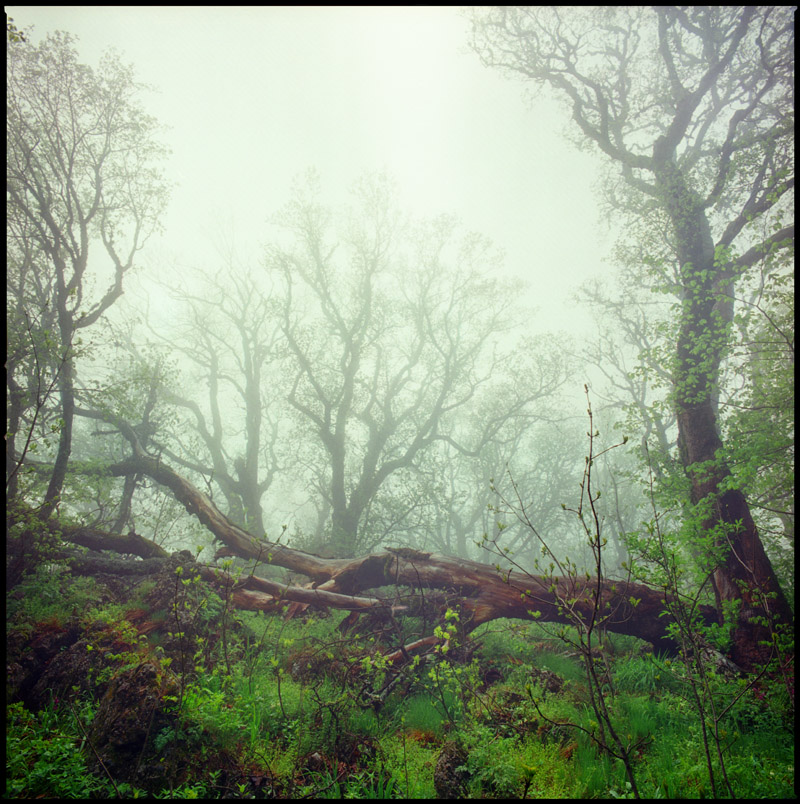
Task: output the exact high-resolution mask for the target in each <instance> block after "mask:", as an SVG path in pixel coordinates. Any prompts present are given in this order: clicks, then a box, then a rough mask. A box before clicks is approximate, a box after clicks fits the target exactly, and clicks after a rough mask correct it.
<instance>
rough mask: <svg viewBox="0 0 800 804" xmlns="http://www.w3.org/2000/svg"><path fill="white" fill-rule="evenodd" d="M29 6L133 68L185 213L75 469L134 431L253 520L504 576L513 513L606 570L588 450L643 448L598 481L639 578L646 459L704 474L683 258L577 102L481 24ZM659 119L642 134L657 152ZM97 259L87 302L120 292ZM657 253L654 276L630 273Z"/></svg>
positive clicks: (430, 15)
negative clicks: (681, 363)
mask: <svg viewBox="0 0 800 804" xmlns="http://www.w3.org/2000/svg"><path fill="white" fill-rule="evenodd" d="M8 13H9V15H10V16H11V17H13V19H14V23H15V24H16V26H17V27H18V28H19V29H20V30H23V31H24V32H25V35H26V37H27V38H28V40H29V42H30V43H32V44H33V45H38V44H39V42H41V41H42V39H43V38H44V36H45V35H46V34H47V33H49V32H52V31H56V30H63V31H67V32H69V33H70V34H74V35H75V37H77V38H76V39H75V40H74V42H73V43H72V46H73V47H74V48H75V49H76V51H77V54H78V61H79V62H80V63H83V64H87V65H90V66H92V67H93V68H97V66H98V65H99V64H100V63H101V58H102V57H103V54H104V53H105V52H106V51H108V50H109V49H114V50H115V51H116V52H118V53H119V56H120V58H121V61H122V63H123V64H130V65H131V67H132V69H133V73H134V77H135V80H136V81H138V82H142V83H143V84H145V85H148V89H146V90H143V91H142V92H141V93H139V94H137V96H136V102H137V103H140V104H141V108H142V110H143V112H144V113H145V114H146V115H150V116H152V118H153V120H154V121H155V123H156V124H157V127H156V128H154V130H153V137H154V140H155V141H157V142H158V143H161V144H163V145H165V146H166V147H167V148H168V150H169V153H168V154H167V155H166V156H165V157H164V159H163V160H161V161H160V162H159V165H160V168H161V169H162V170H163V179H164V181H165V183H166V184H167V185H168V186H169V189H170V198H169V203H168V204H166V205H165V206H164V207H163V209H161V208H159V211H158V215H157V224H158V225H157V226H156V227H155V229H154V231H153V233H152V235H150V236H149V237H147V239H146V242H144V243H142V244H141V245H142V247H141V250H139V251H138V252H137V253H136V255H135V260H134V265H133V267H131V268H130V270H127V271H126V272H125V276H124V282H123V288H124V295H123V296H122V297H121V298H120V299H118V300H117V301H116V302H115V303H114V305H113V306H111V307H109V309H108V310H107V311H105V312H104V314H103V315H102V317H101V318H100V319H99V321H98V323H97V325H96V327H95V328H94V329H92V340H90V345H89V348H85V349H84V351H83V352H82V353H81V355H80V357H79V358H78V359H76V363H75V376H76V377H77V379H78V385H77V404H78V406H79V407H81V408H82V410H81V411H79V416H78V421H79V423H78V424H76V427H75V433H74V436H73V438H74V447H73V455H72V457H73V458H76V457H80V458H81V459H94V460H101V459H104V460H115V459H121V458H122V457H123V456H124V455H125V454H126V447H125V445H124V439H123V440H119V439H117V440H116V441H112V440H111V439H109V438H107V436H108V430H107V429H106V428H108V427H111V426H112V425H114V426H116V427H120V426H121V425H120V420H122V421H123V422H125V423H127V425H130V426H131V427H134V428H135V427H139V428H140V431H137V432H140V437H142V438H143V439H144V441H145V442H146V441H147V439H149V444H150V446H149V448H146V451H148V453H149V454H156V453H157V454H158V455H159V456H161V458H162V459H163V460H165V461H170V462H171V463H172V465H173V467H174V468H175V469H176V470H179V471H182V472H184V473H185V474H186V476H187V477H190V478H191V480H192V481H193V482H194V483H195V484H196V485H197V486H198V488H201V489H202V490H203V491H204V492H205V493H207V494H208V495H209V496H210V497H211V498H213V499H214V501H215V503H216V504H218V505H219V506H220V507H221V508H222V509H224V512H225V513H226V514H227V515H228V516H230V517H231V519H232V521H235V522H236V523H237V524H238V525H240V526H242V527H244V528H245V529H247V530H249V531H250V532H254V533H258V534H259V535H261V534H262V533H264V532H266V533H267V535H268V536H269V537H270V538H277V537H278V536H280V535H283V536H284V538H286V539H290V540H291V541H292V542H293V544H295V545H296V546H300V547H302V548H304V549H308V550H311V551H313V552H317V553H319V554H321V555H329V556H334V555H345V556H352V555H354V554H360V553H365V552H368V551H370V550H374V549H376V548H379V547H380V546H382V545H384V546H385V545H387V544H395V545H396V544H401V545H402V544H412V545H414V546H416V547H420V548H422V549H430V550H436V551H443V552H449V553H453V554H457V555H461V556H463V557H475V558H481V557H482V558H484V559H485V552H483V551H482V550H481V549H480V548H479V547H478V546H476V542H478V543H480V542H481V540H482V539H483V537H484V535H485V536H486V537H487V538H488V539H489V542H491V541H492V540H493V539H495V538H496V537H497V535H498V522H500V525H501V528H500V531H501V532H502V530H504V529H505V528H506V527H509V526H510V525H511V524H513V527H512V528H511V531H509V532H507V533H506V536H505V537H504V538H505V539H506V542H505V544H506V546H507V547H509V549H511V550H512V551H514V550H521V551H522V552H523V553H524V555H525V556H526V557H527V558H529V559H530V558H531V557H532V556H533V555H534V554H536V552H537V551H538V549H539V547H540V542H539V536H538V535H537V531H539V532H542V533H545V532H546V533H547V534H548V537H549V538H551V539H552V538H555V539H556V541H558V542H559V543H560V544H562V547H563V549H561V548H559V554H564V552H565V551H568V550H571V551H572V555H573V556H575V557H576V558H577V560H578V562H579V564H580V565H581V566H583V560H584V558H587V555H584V554H585V553H586V549H587V548H586V545H585V544H584V542H583V537H584V536H585V533H584V532H583V528H582V526H581V525H580V520H579V518H577V517H576V516H575V515H574V513H570V511H569V509H570V508H580V506H581V505H583V504H584V502H585V498H584V496H583V495H584V494H585V493H586V486H585V485H582V484H583V483H584V482H585V481H586V480H587V478H586V476H585V474H584V471H585V466H586V464H585V461H584V458H585V456H586V455H587V454H588V452H589V450H590V449H591V450H593V451H594V453H599V452H602V451H603V450H606V449H607V448H609V447H613V446H614V445H616V444H618V443H621V442H622V441H623V437H626V440H628V439H629V440H630V441H631V443H632V444H635V445H636V448H637V449H638V450H639V451H638V452H636V451H633V450H631V448H630V447H627V448H622V447H619V448H617V447H615V448H614V449H615V450H616V451H614V450H612V451H611V452H608V453H606V454H605V457H604V458H603V459H601V460H599V461H598V463H597V465H596V466H595V468H594V471H595V475H596V477H595V481H596V482H600V481H601V480H602V481H604V483H605V484H606V487H607V489H609V496H610V497H611V502H610V503H608V507H607V508H604V509H603V510H602V511H601V512H600V519H601V520H602V521H603V522H606V523H607V528H608V529H609V534H610V536H609V538H610V539H611V542H612V547H611V550H610V553H611V555H610V557H609V559H608V560H609V565H610V566H609V571H612V572H613V570H614V568H615V567H619V566H621V562H622V561H623V559H624V558H625V554H626V553H625V549H624V547H623V545H622V542H621V538H622V534H623V533H625V532H626V531H628V530H632V529H634V528H636V527H637V525H638V524H639V522H640V521H641V519H642V518H645V517H646V516H647V514H648V510H647V505H648V503H647V494H646V488H647V479H646V478H647V473H646V472H645V471H644V470H643V468H642V461H643V460H644V453H643V452H642V446H643V445H644V444H645V443H646V442H647V441H648V439H653V441H654V443H656V442H657V446H658V448H659V449H661V450H662V451H663V453H664V454H665V455H669V454H671V455H672V456H673V459H674V456H675V454H676V453H675V450H676V418H675V415H674V413H673V412H672V411H671V410H670V408H669V405H668V404H667V403H666V400H667V397H668V394H669V389H670V387H671V386H670V384H671V381H672V380H671V377H670V374H669V370H668V368H667V364H668V361H669V360H670V359H671V357H669V349H668V347H666V346H664V344H667V343H671V341H670V339H673V340H674V338H675V331H674V326H673V323H671V319H670V315H671V312H670V311H671V308H670V304H671V303H672V302H673V301H674V299H673V297H672V296H670V297H668V298H665V297H664V296H663V295H662V296H654V295H653V293H652V290H653V289H654V287H656V286H657V285H658V284H659V283H661V285H662V288H661V289H662V290H663V289H666V290H668V291H670V290H671V289H674V288H671V287H670V285H669V282H670V281H673V285H674V284H675V282H676V281H677V280H675V279H674V275H670V271H673V274H674V271H675V267H674V263H675V260H674V258H673V257H672V256H670V257H669V258H667V257H663V254H664V253H665V252H664V248H665V247H664V246H663V244H661V241H659V245H656V246H653V245H652V243H653V240H652V239H651V240H650V241H648V238H649V237H652V228H648V227H649V226H650V224H649V223H648V224H646V225H645V226H644V227H643V229H642V232H641V235H640V234H639V233H638V231H637V230H635V229H632V230H631V232H633V233H632V234H630V237H629V238H628V239H627V240H626V239H625V238H620V232H621V231H623V228H624V227H625V226H626V225H627V224H628V223H629V222H630V221H631V220H634V219H635V216H636V214H638V212H639V211H640V208H641V199H638V200H637V199H636V198H635V197H634V196H633V195H631V196H626V195H625V192H624V191H620V188H619V187H618V186H616V185H615V184H614V181H619V180H618V179H614V178H613V177H610V174H609V172H608V159H607V158H606V157H605V155H603V154H601V153H600V149H598V148H596V147H594V146H592V147H585V142H584V143H583V146H582V147H579V146H581V133H580V131H579V130H578V129H577V128H576V126H575V125H574V123H573V122H572V121H571V120H570V105H569V104H566V103H564V102H563V100H558V98H557V97H556V96H555V95H553V94H552V93H550V92H548V91H541V92H534V91H533V90H534V89H535V88H536V87H535V82H533V81H524V80H520V78H519V76H518V75H517V77H514V76H513V75H512V76H510V80H509V77H508V76H505V75H503V72H502V71H501V70H498V69H490V68H488V67H485V66H484V65H482V64H481V60H480V59H479V58H478V56H477V55H476V53H475V52H474V51H473V50H472V49H471V48H470V47H469V46H468V45H469V41H470V22H469V20H468V14H467V13H462V12H459V11H458V10H457V9H452V8H442V7H427V8H356V7H339V8H337V7H326V8H317V7H315V8H311V7H307V8H302V7H300V8H296V7H293V8H288V7H277V8H245V7H231V8H225V9H222V8H206V7H193V8H186V9H184V8H177V7H163V8H133V7H130V8H128V7H49V6H41V7H26V6H11V7H8ZM665 91H666V90H665ZM637 102H638V100H637ZM661 102H662V101H661V100H658V101H657V102H654V106H658V104H659V103H661ZM643 114H644V113H643ZM148 125H149V124H148ZM716 125H718V124H715V126H716ZM648 126H651V123H650V122H647V123H646V124H643V126H642V129H641V130H634V131H633V132H632V133H631V132H626V133H628V134H629V135H630V136H631V137H632V138H633V139H634V140H635V139H637V138H639V139H640V140H641V142H642V143H644V146H642V148H639V145H638V144H637V149H636V150H637V151H638V150H641V151H643V152H647V149H650V148H651V146H650V142H651V139H650V133H651V129H650V128H648ZM719 128H720V131H723V132H724V126H722V125H721V124H720V125H719ZM710 130H711V131H716V128H714V127H711V129H710ZM656 133H657V132H656ZM620 136H621V134H620ZM607 150H611V148H610V146H609V149H607ZM642 158H644V157H642ZM699 172H702V171H699ZM707 173H708V171H707ZM142 175H144V174H142ZM635 178H637V179H638V176H637V177H635ZM634 186H635V185H634ZM609 187H610V188H611V192H610V195H609V193H608V192H606V194H605V195H603V189H604V188H605V190H606V191H608V190H609ZM609 198H612V203H611V206H612V207H613V206H614V204H616V205H617V207H618V210H619V211H618V212H617V213H612V214H611V215H607V212H608V210H609V208H610V207H609V205H608V199H609ZM631 199H633V200H631ZM637 204H639V205H640V206H639V208H637ZM725 213H726V207H725V203H724V202H723V201H718V202H717V203H716V205H715V207H714V212H713V214H714V215H716V216H718V218H719V219H720V220H721V219H722V217H723V216H724V214H725ZM653 220H656V219H655V218H654V219H653ZM716 222H717V219H716V218H713V219H712V223H714V224H715V225H716ZM659 225H660V224H659ZM127 226H128V228H127V229H125V233H126V235H128V236H130V235H131V232H132V231H133V225H132V224H131V223H128V224H127ZM123 228H124V227H123ZM654 228H657V226H655V227H654ZM662 228H663V227H662ZM745 236H746V237H748V238H749V240H748V241H747V242H748V243H752V242H754V239H753V236H751V235H749V234H745ZM662 239H663V238H662ZM96 240H97V242H96V243H95V244H94V246H93V248H92V250H91V254H90V256H89V262H88V266H89V271H88V275H87V277H86V287H85V293H86V298H85V299H84V300H83V301H84V302H85V304H86V305H87V309H90V308H89V307H88V305H89V302H90V301H93V302H94V303H95V304H98V303H99V302H100V299H101V298H102V295H103V293H104V288H106V287H107V286H109V284H111V283H112V279H111V277H112V274H113V265H112V264H111V263H110V262H109V261H108V259H107V255H106V252H105V251H104V249H103V246H102V243H101V242H100V238H99V237H97V238H96ZM667 240H668V238H667ZM637 249H638V252H639V253H637ZM651 251H652V253H654V254H656V255H657V256H658V259H663V261H662V262H661V263H658V261H657V259H656V258H651V257H650V256H649V254H650V252H651ZM645 252H647V253H645ZM667 253H669V254H671V252H669V248H667ZM659 255H660V256H659ZM648 259H650V260H651V262H650V263H648V262H647V260H648ZM637 260H638V261H639V262H638V264H639V265H651V266H652V265H653V264H655V265H656V268H655V269H654V271H653V273H652V274H651V278H650V279H648V280H647V282H638V283H637V281H636V280H635V279H634V280H631V278H630V277H631V276H635V274H634V273H632V272H630V271H629V273H628V275H627V276H628V280H627V281H626V282H625V283H622V281H621V280H618V278H617V277H618V272H619V270H620V268H621V267H624V266H627V268H628V269H630V268H631V266H632V265H634V266H635V265H636V264H637ZM670 260H672V261H671V262H670ZM659 265H661V266H662V267H661V268H659V267H658V266H659ZM659 271H660V273H659ZM652 276H656V279H652ZM670 276H672V280H671V279H670ZM762 278H763V277H762ZM759 281H761V280H758V279H751V280H747V282H750V284H749V285H748V288H749V290H748V293H750V294H751V298H755V296H753V294H754V293H756V292H757V289H758V287H762V288H763V285H764V283H763V281H761V285H760V286H759ZM648 283H649V284H648ZM81 292H84V289H83V288H82V289H81ZM578 297H580V298H581V299H582V303H578ZM76 311H77V308H76ZM670 327H673V329H670ZM658 338H663V340H658ZM659 350H661V351H659ZM642 355H645V358H642ZM731 360H733V358H731ZM642 361H644V363H643V362H642ZM648 361H649V362H648ZM644 364H646V366H647V368H646V370H645V369H643V368H642V366H643V365H644ZM730 365H731V371H733V362H731V364H730ZM53 382H54V383H55V382H56V380H55V379H54V380H53ZM585 385H586V386H588V387H589V389H590V392H589V395H588V396H586V395H585V392H584V386H585ZM587 403H588V404H587ZM589 405H590V406H591V409H592V415H593V416H594V418H593V420H592V421H591V423H590V421H589V418H588V416H587V408H588V407H589ZM93 406H94V407H93ZM87 408H90V409H92V410H91V411H90V412H89V413H87V412H86V409H87ZM98 411H102V412H98ZM55 415H56V414H55V413H53V414H52V416H55ZM45 424H46V422H42V421H40V422H38V424H37V427H43V426H45ZM590 427H591V430H589V428H590ZM112 430H113V428H112ZM56 431H57V426H56V429H55V430H54V432H56ZM596 431H597V432H599V435H597V436H595V435H594V433H595V432H596ZM120 432H123V431H122V430H121V431H120ZM587 432H591V433H592V434H593V435H592V438H596V439H597V441H596V442H594V441H591V442H590V439H589V438H588V437H587ZM141 433H146V434H147V435H146V437H144V436H141ZM124 434H125V433H124V432H123V435H124ZM126 438H127V436H126ZM43 441H44V440H43ZM142 446H145V447H146V444H144V443H143V444H142ZM55 448H56V447H55V444H54V443H53V442H52V441H51V442H50V443H49V444H45V443H43V446H42V453H46V454H48V455H51V456H52V455H53V454H54V451H55ZM659 471H660V470H659ZM637 473H638V479H636V480H634V479H633V478H634V475H637ZM104 493H108V495H109V497H108V498H104V499H103V500H102V501H96V502H97V504H96V507H93V506H92V504H91V503H89V502H87V501H86V500H83V501H81V502H73V503H71V506H72V510H73V511H75V512H81V511H82V512H84V513H86V514H87V515H88V513H89V512H91V516H92V517H94V518H95V519H96V521H97V522H98V523H99V522H101V521H102V522H106V523H108V521H109V520H114V521H115V522H116V525H117V526H119V527H122V525H124V526H125V527H126V528H127V527H130V528H131V529H136V530H139V531H141V532H143V533H146V534H148V535H150V536H156V537H157V538H158V540H160V541H167V542H169V543H170V544H172V545H179V546H189V545H191V543H192V541H193V540H200V541H202V540H203V539H207V538H208V536H207V534H206V533H205V532H204V531H203V529H202V528H201V527H200V526H199V525H197V524H196V523H195V524H192V523H190V522H187V521H185V520H186V518H185V517H183V518H182V519H181V517H180V513H181V512H180V507H179V506H177V505H176V504H175V503H174V501H171V498H169V496H168V495H166V494H164V493H163V492H160V491H158V489H157V488H152V489H149V490H148V491H147V492H146V493H143V494H140V495H137V496H135V497H131V496H130V495H128V497H127V503H126V505H128V506H129V507H130V506H131V505H132V506H133V507H132V509H130V510H128V509H126V511H127V513H125V512H123V511H119V512H112V509H113V507H114V503H112V501H111V498H113V496H114V495H113V493H111V492H104ZM126 493H127V492H126ZM98 494H99V492H98ZM100 496H102V495H100ZM65 507H68V504H67V503H65ZM598 507H601V506H600V505H599V504H598ZM565 508H566V510H565ZM123 514H125V515H123ZM356 533H358V534H359V535H358V538H356V536H355V534H356ZM337 534H339V535H341V534H350V536H349V537H348V538H350V541H349V542H348V543H347V544H344V543H339V542H337V538H338V537H337ZM553 534H557V537H554V535H553Z"/></svg>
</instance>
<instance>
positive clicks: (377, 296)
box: [267, 177, 562, 556]
mask: <svg viewBox="0 0 800 804" xmlns="http://www.w3.org/2000/svg"><path fill="white" fill-rule="evenodd" d="M355 198H356V207H355V209H354V210H353V211H352V213H351V215H350V216H349V218H345V219H344V220H343V221H341V222H340V225H339V228H338V229H335V228H334V227H333V226H332V214H331V213H330V212H329V211H328V210H326V209H324V208H323V207H322V206H321V205H320V203H319V201H318V200H317V198H316V196H315V191H314V188H313V184H312V188H311V192H310V193H309V192H306V193H305V194H303V193H302V192H301V193H300V194H298V196H297V197H296V198H295V200H294V201H293V202H292V203H291V204H290V205H289V207H288V208H287V209H286V211H285V213H284V215H283V218H282V222H283V224H284V225H285V227H286V228H287V229H288V230H289V232H290V233H291V235H292V236H293V238H294V244H293V246H292V247H279V246H274V247H273V248H271V249H270V251H269V253H268V256H267V265H268V267H269V268H270V269H271V270H272V271H275V272H277V274H278V275H280V276H281V277H282V278H283V282H284V292H285V300H284V305H283V330H284V334H285V336H286V339H287V342H288V348H289V350H290V352H291V355H292V358H293V362H294V366H295V368H294V371H293V381H292V385H291V390H290V392H289V395H288V400H289V404H290V405H291V406H292V407H293V408H294V410H295V411H296V412H297V414H298V415H299V421H300V422H301V423H302V424H303V427H304V428H305V429H306V430H307V431H308V432H311V433H312V434H313V436H314V438H315V439H316V440H317V443H318V444H319V446H320V447H321V448H322V451H321V452H318V453H317V455H318V456H319V461H320V462H319V463H318V469H317V470H316V471H315V472H314V476H315V477H317V478H324V482H325V488H324V493H325V498H326V503H327V504H328V505H329V506H330V511H331V534H330V546H331V547H332V549H333V553H334V554H335V555H340V556H353V555H357V554H358V553H359V552H360V551H363V550H364V549H369V548H370V547H373V546H374V545H375V542H374V541H373V542H371V539H372V538H373V536H372V535H370V534H369V533H368V532H367V531H366V529H364V528H363V524H364V521H365V516H366V515H367V513H368V511H369V510H370V508H371V509H372V513H373V514H375V512H376V506H377V505H378V503H379V497H378V493H379V492H380V491H381V489H382V487H384V484H385V483H386V482H387V481H388V479H389V478H390V477H392V476H393V475H395V474H396V473H397V472H399V471H400V470H406V469H411V468H412V467H414V466H415V464H416V462H417V461H418V459H419V458H420V457H421V456H422V455H423V453H424V452H425V451H426V450H428V449H430V448H431V447H432V446H433V445H435V444H440V443H446V444H449V445H450V446H451V447H452V448H453V449H456V450H459V451H462V452H465V453H469V454H472V455H476V454H478V452H479V451H480V450H481V449H482V448H483V446H485V445H486V444H487V443H488V442H489V441H490V440H491V439H492V438H494V437H495V436H496V434H497V433H498V431H499V430H500V429H501V428H502V426H503V423H504V422H505V421H506V420H507V419H509V418H513V417H514V416H516V415H521V414H523V413H526V412H527V407H528V405H529V404H530V403H531V402H532V401H533V400H535V399H537V398H540V397H542V396H546V395H547V394H549V393H551V392H552V391H553V390H555V388H556V387H557V386H558V384H559V383H560V382H561V380H562V377H561V376H559V375H544V374H543V375H542V376H541V377H540V379H541V382H540V383H539V384H538V385H535V384H533V383H527V382H524V381H522V382H520V383H519V384H518V386H517V391H518V392H516V393H514V394H512V395H505V396H504V395H503V394H501V393H499V392H498V394H497V396H496V398H495V405H494V408H493V410H492V415H491V416H488V417H487V418H485V419H484V420H483V422H482V423H481V426H480V427H479V428H477V429H473V430H471V431H470V433H469V439H470V440H469V442H466V441H464V440H463V439H462V437H461V434H462V433H464V432H465V431H464V430H463V429H462V430H459V428H458V426H457V421H458V419H459V418H461V417H464V416H467V415H470V411H471V405H472V404H473V403H474V401H475V400H476V399H477V398H478V396H479V393H480V392H482V390H483V389H484V388H488V387H489V385H490V384H491V383H492V382H493V381H494V379H495V377H496V375H498V374H500V373H501V372H502V371H503V370H504V369H505V366H504V359H505V358H504V357H503V348H502V344H501V336H503V334H504V333H507V332H508V330H509V329H511V328H512V327H513V325H514V324H515V323H516V321H515V317H514V316H515V313H514V312H513V305H512V301H513V299H514V293H513V291H512V289H511V288H510V287H508V286H507V285H504V284H502V283H501V282H499V281H497V280H494V279H491V278H488V277H489V273H490V270H491V268H492V267H493V266H494V264H495V262H496V259H497V258H496V255H495V254H494V252H493V249H492V248H491V246H490V244H489V243H488V242H486V241H485V239H483V238H481V237H479V236H477V235H466V236H461V237H459V235H458V232H457V227H456V224H455V222H454V221H453V220H451V219H449V218H445V217H442V218H439V219H437V220H434V221H429V222H425V223H422V224H418V225H416V226H411V225H410V224H403V222H402V220H401V217H400V215H399V213H398V212H397V211H396V209H395V207H394V195H393V190H392V188H391V186H390V183H389V182H388V180H386V179H385V178H382V177H379V178H377V179H371V180H364V181H362V182H361V183H359V184H358V185H357V187H356V191H355ZM498 391H499V389H498ZM323 455H324V459H322V457H321V456H323Z"/></svg>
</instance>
